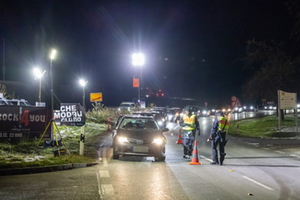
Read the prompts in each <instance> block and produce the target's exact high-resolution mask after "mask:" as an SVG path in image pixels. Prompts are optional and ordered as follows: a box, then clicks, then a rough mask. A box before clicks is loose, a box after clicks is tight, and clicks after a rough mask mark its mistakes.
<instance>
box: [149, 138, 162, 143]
mask: <svg viewBox="0 0 300 200" xmlns="http://www.w3.org/2000/svg"><path fill="white" fill-rule="evenodd" d="M163 141H164V140H163V139H161V138H156V139H154V140H153V142H152V143H155V144H162V143H163Z"/></svg>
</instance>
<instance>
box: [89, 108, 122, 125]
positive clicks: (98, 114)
mask: <svg viewBox="0 0 300 200" xmlns="http://www.w3.org/2000/svg"><path fill="white" fill-rule="evenodd" d="M119 114H120V113H119V112H118V110H117V108H112V107H106V106H104V104H101V103H95V104H93V108H92V110H91V111H88V112H87V113H86V118H87V121H90V122H96V123H100V124H101V123H106V121H107V118H110V120H111V121H113V120H114V121H115V120H117V118H118V116H119Z"/></svg>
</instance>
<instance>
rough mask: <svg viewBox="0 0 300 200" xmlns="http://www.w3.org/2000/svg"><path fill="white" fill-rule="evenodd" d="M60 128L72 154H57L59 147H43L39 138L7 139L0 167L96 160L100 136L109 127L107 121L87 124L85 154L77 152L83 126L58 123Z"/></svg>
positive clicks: (0, 145) (0, 152)
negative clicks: (10, 141)
mask: <svg viewBox="0 0 300 200" xmlns="http://www.w3.org/2000/svg"><path fill="white" fill-rule="evenodd" d="M58 129H59V132H60V135H61V136H62V138H63V142H64V143H65V146H66V148H67V149H68V150H69V152H70V154H69V155H61V156H59V157H54V153H53V150H56V149H55V148H54V149H52V148H51V147H50V148H43V144H40V145H39V146H37V143H38V140H22V141H20V142H19V143H17V144H10V143H8V142H4V143H0V168H19V167H36V166H47V165H61V164H70V163H91V162H95V160H96V158H97V153H96V149H95V143H96V142H99V141H98V140H97V138H98V137H99V136H101V134H102V133H103V132H104V131H106V130H107V125H106V124H98V123H93V122H88V123H86V126H85V135H86V137H85V139H86V140H85V141H86V142H85V153H84V156H79V155H78V154H79V137H80V134H81V127H76V126H58ZM41 145H42V146H41ZM26 161H30V162H26Z"/></svg>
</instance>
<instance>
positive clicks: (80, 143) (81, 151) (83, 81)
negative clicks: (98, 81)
mask: <svg viewBox="0 0 300 200" xmlns="http://www.w3.org/2000/svg"><path fill="white" fill-rule="evenodd" d="M87 83H88V81H85V80H83V79H80V80H79V84H80V85H81V86H82V92H83V93H82V106H83V110H84V114H85V85H86V84H87ZM80 138H81V139H80V142H79V155H81V156H83V154H84V138H85V125H83V126H82V127H81V136H80Z"/></svg>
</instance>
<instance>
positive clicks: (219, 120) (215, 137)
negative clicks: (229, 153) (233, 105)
mask: <svg viewBox="0 0 300 200" xmlns="http://www.w3.org/2000/svg"><path fill="white" fill-rule="evenodd" d="M229 126H230V123H229V121H228V120H227V119H226V117H225V116H224V114H223V112H221V111H219V112H217V113H216V118H215V121H214V123H213V125H212V128H211V131H210V136H209V138H208V139H207V142H209V141H211V148H212V159H213V162H211V163H210V164H212V165H215V164H220V165H223V162H224V159H225V155H226V153H225V145H226V143H227V140H226V132H227V130H228V128H229ZM218 146H219V152H220V162H219V160H218V150H217V147H218Z"/></svg>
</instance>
